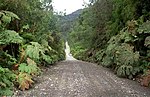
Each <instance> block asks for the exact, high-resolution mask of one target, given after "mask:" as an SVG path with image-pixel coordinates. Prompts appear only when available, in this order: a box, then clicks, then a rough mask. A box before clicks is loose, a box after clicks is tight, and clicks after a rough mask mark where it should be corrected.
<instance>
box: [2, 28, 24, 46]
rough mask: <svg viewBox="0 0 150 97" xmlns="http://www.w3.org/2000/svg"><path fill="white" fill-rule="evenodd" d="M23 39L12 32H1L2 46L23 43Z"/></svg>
mask: <svg viewBox="0 0 150 97" xmlns="http://www.w3.org/2000/svg"><path fill="white" fill-rule="evenodd" d="M22 42H23V38H22V37H20V36H19V34H18V33H16V32H15V31H11V30H4V31H2V32H0V45H4V44H7V45H8V44H10V43H18V44H19V43H22Z"/></svg>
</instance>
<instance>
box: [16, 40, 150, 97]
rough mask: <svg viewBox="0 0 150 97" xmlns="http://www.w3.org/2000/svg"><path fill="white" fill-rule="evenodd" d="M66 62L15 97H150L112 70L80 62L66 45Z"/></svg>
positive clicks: (147, 91) (50, 69)
mask: <svg viewBox="0 0 150 97" xmlns="http://www.w3.org/2000/svg"><path fill="white" fill-rule="evenodd" d="M65 52H66V61H62V62H59V63H57V64H56V65H54V66H51V67H50V68H48V70H47V71H45V72H44V74H43V75H41V76H40V77H39V78H38V83H37V84H36V85H35V87H34V88H33V89H31V90H29V91H25V92H18V93H17V92H16V95H15V96H14V97H150V89H148V88H146V87H142V86H140V84H139V83H137V82H135V81H131V80H128V79H123V78H118V77H117V76H116V75H114V74H113V72H111V71H110V70H109V69H106V68H104V67H102V66H98V65H96V64H92V63H88V62H83V61H78V60H76V59H75V58H73V57H72V55H71V54H70V47H69V45H68V43H67V42H66V49H65Z"/></svg>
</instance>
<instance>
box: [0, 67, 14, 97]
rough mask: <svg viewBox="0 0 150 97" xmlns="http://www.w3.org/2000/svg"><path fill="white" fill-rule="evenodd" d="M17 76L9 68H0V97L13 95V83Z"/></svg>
mask: <svg viewBox="0 0 150 97" xmlns="http://www.w3.org/2000/svg"><path fill="white" fill-rule="evenodd" d="M15 78H16V75H15V74H14V73H13V72H11V71H10V70H9V69H7V68H2V67H0V96H3V95H6V96H10V95H12V94H13V92H12V90H13V81H15Z"/></svg>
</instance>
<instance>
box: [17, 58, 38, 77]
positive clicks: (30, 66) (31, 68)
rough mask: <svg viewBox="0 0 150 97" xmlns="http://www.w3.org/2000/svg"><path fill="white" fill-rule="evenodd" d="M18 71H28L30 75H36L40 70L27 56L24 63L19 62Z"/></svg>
mask: <svg viewBox="0 0 150 97" xmlns="http://www.w3.org/2000/svg"><path fill="white" fill-rule="evenodd" d="M19 71H20V72H24V73H28V74H30V75H37V74H39V72H40V69H39V68H38V67H37V65H36V63H35V62H34V61H33V60H31V59H29V58H27V64H26V63H21V64H19Z"/></svg>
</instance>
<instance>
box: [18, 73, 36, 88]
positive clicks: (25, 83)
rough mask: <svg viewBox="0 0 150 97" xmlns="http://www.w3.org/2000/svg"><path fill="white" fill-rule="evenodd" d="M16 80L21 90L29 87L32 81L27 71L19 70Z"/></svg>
mask: <svg viewBox="0 0 150 97" xmlns="http://www.w3.org/2000/svg"><path fill="white" fill-rule="evenodd" d="M17 82H18V83H19V88H20V89H21V90H25V89H29V88H30V86H31V85H32V83H34V82H33V81H32V77H31V75H29V74H28V73H23V72H20V73H19V75H18V76H17Z"/></svg>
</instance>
